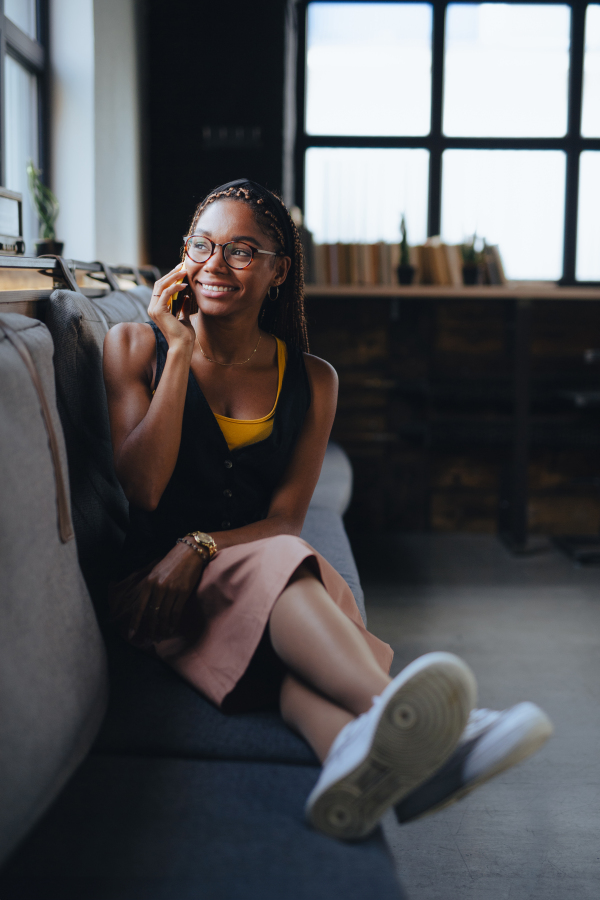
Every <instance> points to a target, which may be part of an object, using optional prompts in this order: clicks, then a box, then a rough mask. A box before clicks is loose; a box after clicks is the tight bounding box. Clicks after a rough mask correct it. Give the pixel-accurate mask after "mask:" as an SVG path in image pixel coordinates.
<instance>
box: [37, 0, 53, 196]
mask: <svg viewBox="0 0 600 900" xmlns="http://www.w3.org/2000/svg"><path fill="white" fill-rule="evenodd" d="M49 28H50V22H49V8H48V0H38V2H37V35H38V41H39V43H40V44H41V45H42V46H43V47H45V48H46V53H45V54H44V68H43V70H42V71H41V72H40V74H39V77H38V156H39V167H40V169H41V170H42V179H43V181H44V182H45V183H46V184H47V185H50V141H49V139H48V138H49V134H50V77H49V71H50V62H49V55H50V51H49V49H48V48H49V47H50V42H49V39H48V38H49Z"/></svg>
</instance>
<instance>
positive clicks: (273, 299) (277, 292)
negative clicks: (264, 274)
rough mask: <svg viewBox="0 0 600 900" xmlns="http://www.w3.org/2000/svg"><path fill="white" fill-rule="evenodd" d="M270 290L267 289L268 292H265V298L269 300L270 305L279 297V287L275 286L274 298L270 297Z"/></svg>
mask: <svg viewBox="0 0 600 900" xmlns="http://www.w3.org/2000/svg"><path fill="white" fill-rule="evenodd" d="M271 290H272V288H269V290H268V291H267V297H268V298H269V300H270V301H271V302H272V303H274V302H275V300H277V298H278V297H279V287H278V286H277V285H275V296H274V297H271Z"/></svg>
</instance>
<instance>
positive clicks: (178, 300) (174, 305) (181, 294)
mask: <svg viewBox="0 0 600 900" xmlns="http://www.w3.org/2000/svg"><path fill="white" fill-rule="evenodd" d="M180 284H181V290H180V291H178V292H177V293H176V294H173V296H172V297H171V301H170V303H169V309H170V310H171V314H172V315H174V316H175V318H177V317H178V316H179V313H180V312H181V307H182V306H183V301H184V300H185V299H186V297H189V298H190V300H191V303H190V316H193V315H194V313H197V312H198V304H197V303H196V298H195V297H194V293H193V291H192V289H191V288H190V283H189V281H188V277H187V275H184V276H183V278H182V279H181V282H180Z"/></svg>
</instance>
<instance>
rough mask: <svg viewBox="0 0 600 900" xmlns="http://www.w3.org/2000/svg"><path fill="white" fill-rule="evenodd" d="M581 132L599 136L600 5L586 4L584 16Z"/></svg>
mask: <svg viewBox="0 0 600 900" xmlns="http://www.w3.org/2000/svg"><path fill="white" fill-rule="evenodd" d="M581 133H582V134H583V136H584V137H600V5H598V4H594V5H593V6H588V8H587V13H586V16H585V71H584V76H583V110H582V114H581Z"/></svg>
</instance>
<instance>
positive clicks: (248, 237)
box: [194, 229, 262, 247]
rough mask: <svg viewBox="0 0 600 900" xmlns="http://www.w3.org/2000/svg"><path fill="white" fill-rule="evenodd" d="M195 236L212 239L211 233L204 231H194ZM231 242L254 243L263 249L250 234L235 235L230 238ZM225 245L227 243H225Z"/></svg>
mask: <svg viewBox="0 0 600 900" xmlns="http://www.w3.org/2000/svg"><path fill="white" fill-rule="evenodd" d="M194 234H201V235H204V237H210V233H209V232H208V231H203V230H202V229H199V230H197V231H194ZM229 240H230V241H252V243H254V244H257V245H258V247H262V244H261V242H260V241H259V240H257V239H256V238H255V237H252V236H251V235H249V234H234V236H233V237H231V238H229ZM225 243H227V241H225Z"/></svg>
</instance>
